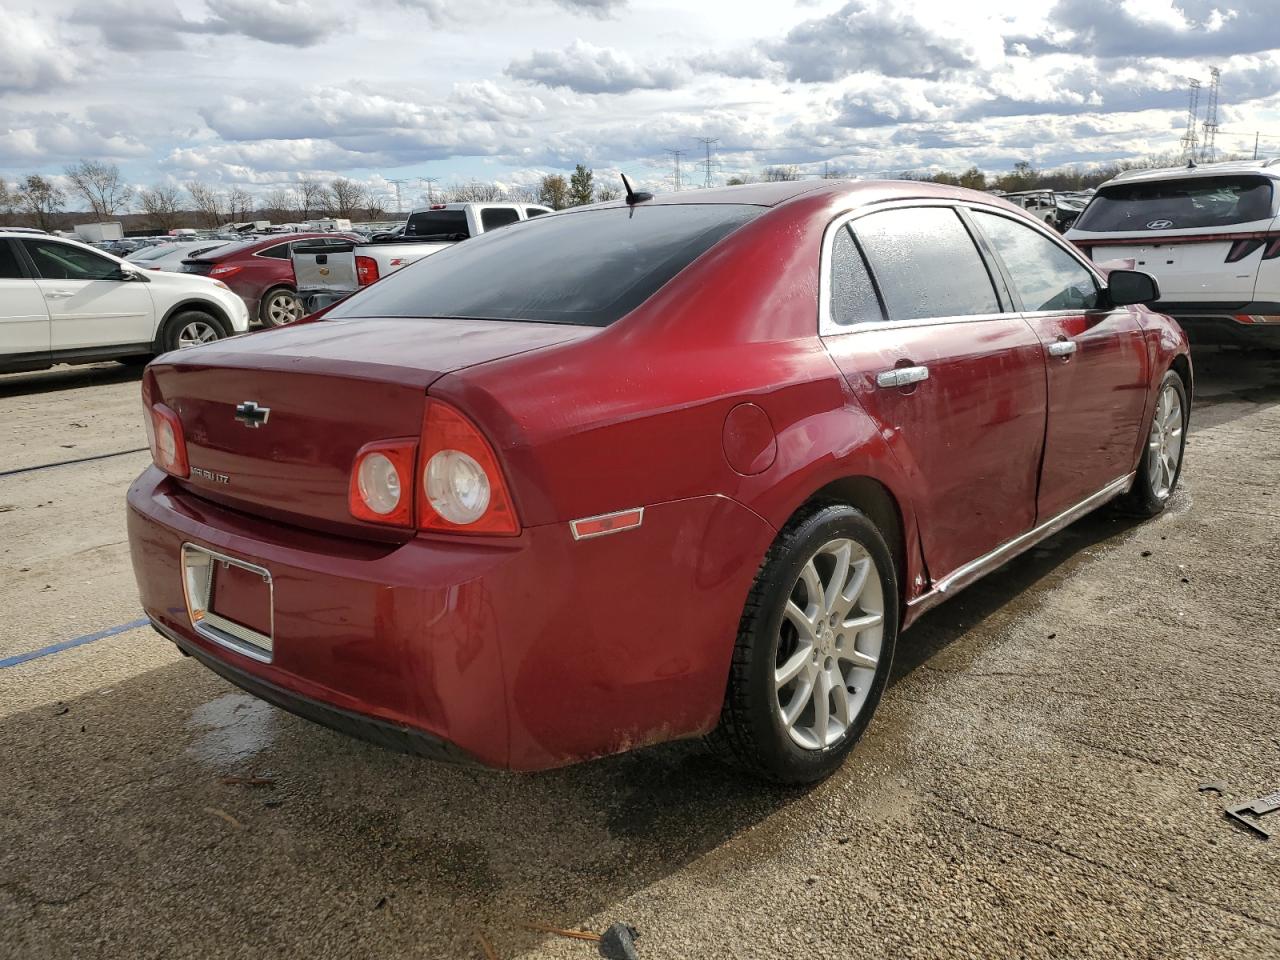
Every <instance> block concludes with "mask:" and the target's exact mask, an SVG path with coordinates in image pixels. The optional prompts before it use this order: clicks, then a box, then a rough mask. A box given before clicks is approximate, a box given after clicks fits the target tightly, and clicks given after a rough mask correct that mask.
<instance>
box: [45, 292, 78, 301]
mask: <svg viewBox="0 0 1280 960" xmlns="http://www.w3.org/2000/svg"><path fill="white" fill-rule="evenodd" d="M75 295H76V293H75V291H74V290H50V291H49V292H48V293H46V294H45V295H44V298H45V299H46V300H70V299H71V298H72V297H74V296H75Z"/></svg>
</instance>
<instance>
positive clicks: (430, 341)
mask: <svg viewBox="0 0 1280 960" xmlns="http://www.w3.org/2000/svg"><path fill="white" fill-rule="evenodd" d="M1157 294H1158V291H1157V289H1156V285H1155V283H1154V281H1153V280H1152V279H1151V278H1150V277H1149V276H1147V275H1146V274H1142V273H1136V272H1132V271H1113V272H1112V273H1111V274H1110V275H1109V277H1104V276H1103V275H1102V274H1101V273H1099V271H1098V270H1097V269H1095V268H1094V267H1093V266H1092V265H1091V264H1090V263H1089V262H1088V261H1087V260H1085V259H1084V258H1082V257H1081V256H1080V255H1079V254H1078V253H1077V252H1075V251H1074V250H1073V249H1072V248H1071V247H1070V246H1068V245H1067V244H1065V243H1064V242H1063V241H1062V240H1061V239H1060V238H1059V237H1058V236H1057V235H1056V234H1055V233H1054V232H1052V231H1051V230H1048V229H1046V228H1045V227H1044V225H1043V224H1041V223H1039V222H1038V221H1036V220H1035V219H1033V218H1032V217H1030V216H1028V215H1027V214H1026V213H1025V212H1024V211H1021V210H1019V209H1018V208H1016V207H1013V206H1012V205H1010V204H1008V203H1006V202H1004V201H1001V200H998V199H995V198H993V197H990V196H987V195H984V194H980V193H974V192H970V191H966V190H959V189H952V188H947V187H941V186H937V185H932V184H922V183H912V182H865V183H847V182H834V181H819V182H802V183H774V184H763V185H753V186H748V187H737V188H730V189H725V190H701V191H688V192H685V193H678V194H674V195H668V196H663V197H659V198H656V199H655V198H647V196H646V195H637V196H632V197H631V198H630V201H629V202H624V201H617V202H614V203H610V204H605V205H602V206H596V207H590V208H585V209H579V210H575V211H566V212H562V213H559V214H555V215H550V216H546V217H540V218H538V219H537V220H535V221H530V222H528V223H519V224H512V225H511V226H510V227H507V228H505V229H503V230H499V231H496V232H494V233H492V234H486V235H484V236H482V237H479V238H477V239H474V240H470V241H468V242H467V243H464V244H459V245H457V246H455V247H452V248H450V249H448V250H445V251H443V252H441V253H439V254H437V255H435V256H433V257H429V258H427V259H425V260H422V261H419V262H418V263H416V264H414V265H412V266H410V267H407V268H405V269H404V270H402V271H400V272H398V273H395V274H393V275H391V276H389V277H387V278H385V279H383V280H382V281H380V282H379V283H377V284H376V285H373V286H371V287H368V288H367V289H365V290H363V291H362V292H360V293H357V294H355V295H354V296H353V297H351V298H350V299H348V300H346V301H345V302H343V303H341V304H338V305H337V306H335V307H334V308H332V309H331V310H330V311H329V312H328V313H327V314H326V315H324V316H323V317H320V318H317V319H311V318H308V319H307V320H304V321H302V322H300V323H298V324H294V325H292V326H290V327H287V328H285V329H280V330H268V331H264V332H262V333H257V334H252V335H250V336H247V337H238V338H235V339H231V340H225V341H220V342H218V343H214V344H209V345H207V346H202V347H196V348H194V349H191V350H184V351H182V352H181V353H175V354H169V355H167V356H165V357H162V358H160V359H158V360H156V361H155V362H153V363H152V364H151V365H150V367H148V369H147V373H146V377H145V380H144V383H143V395H144V402H145V405H146V409H147V416H148V420H149V422H150V423H151V425H152V427H151V429H152V447H153V451H154V458H155V465H154V466H152V467H150V468H148V469H147V471H146V472H145V473H144V474H143V475H142V476H141V477H139V478H138V480H137V481H136V482H135V483H134V485H133V487H132V488H131V490H130V491H129V535H130V540H131V543H132V552H133V562H134V567H135V571H136V574H137V580H138V584H139V587H140V590H141V595H142V603H143V606H144V608H145V610H146V613H147V615H148V616H149V617H150V618H151V621H152V622H153V623H154V624H155V626H156V629H157V630H159V631H160V633H162V634H163V635H164V636H165V637H167V638H169V639H170V640H172V641H173V642H174V643H176V644H177V645H178V646H179V647H180V648H181V649H182V650H183V651H184V652H186V653H188V654H190V655H192V656H194V657H196V658H197V659H198V660H200V661H202V662H203V663H205V664H206V665H207V666H209V667H210V668H212V669H213V670H215V671H217V672H218V673H220V674H222V675H223V676H225V677H227V678H228V679H230V680H231V681H232V682H233V683H235V684H237V685H239V686H241V687H243V688H245V689H247V690H249V691H252V692H254V693H256V694H258V695H259V696H261V697H263V698H265V699H267V700H269V701H271V702H273V703H276V704H279V705H281V706H283V707H285V708H287V709H290V710H293V711H296V712H297V713H300V714H302V715H304V716H307V717H310V718H312V719H314V720H317V721H319V722H321V723H325V724H328V725H330V726H333V727H336V728H339V729H342V730H346V731H349V732H351V733H353V734H357V735H360V736H364V737H367V738H369V739H372V740H375V741H377V742H380V743H383V744H386V745H389V746H395V747H398V748H402V749H405V750H410V751H414V752H418V753H422V754H425V755H429V756H444V757H454V758H465V759H470V760H474V761H478V762H480V763H483V764H487V765H491V766H495V767H505V768H511V769H516V770H536V769H541V768H546V767H554V766H556V765H560V764H567V763H571V762H574V761H578V760H583V759H586V758H588V757H596V756H600V755H604V754H610V753H615V752H618V751H623V750H630V749H632V748H635V747H639V746H643V745H646V744H651V743H656V742H659V741H663V740H670V739H674V738H680V737H694V736H699V735H708V736H709V738H710V740H711V742H712V743H713V744H714V745H715V746H716V747H717V748H718V749H719V750H720V751H721V752H722V753H724V754H725V755H727V756H728V757H730V758H732V759H733V760H735V761H737V762H738V763H739V764H741V765H742V766H744V767H745V768H747V769H748V770H751V771H753V772H755V773H757V774H760V775H762V776H765V777H770V778H773V779H777V780H782V781H792V782H796V781H808V780H813V779H816V778H819V777H822V776H824V775H826V774H827V773H829V772H831V771H832V770H833V769H834V768H835V767H836V766H837V765H838V764H839V763H840V761H841V759H842V757H843V756H844V755H845V754H846V753H847V752H848V750H849V749H850V747H851V746H852V745H853V744H854V742H855V741H856V740H857V739H858V737H859V736H860V735H861V734H862V732H863V730H864V729H865V727H866V726H867V723H868V721H869V720H870V718H871V715H872V712H873V711H874V709H875V707H876V704H877V702H878V700H879V698H880V695H881V692H882V691H883V689H884V686H885V682H886V679H887V677H888V674H889V666H890V662H891V660H892V656H893V650H894V644H895V642H896V640H897V636H898V632H899V630H900V629H902V628H904V627H906V626H908V625H910V623H911V622H912V621H913V620H915V619H916V618H917V617H919V616H920V614H921V613H922V612H923V611H925V610H926V609H928V608H930V607H932V606H933V605H934V604H936V603H937V602H939V601H940V600H942V599H944V598H946V597H949V596H951V595H952V594H954V593H956V592H957V591H958V590H960V589H961V588H962V587H964V586H965V585H967V584H969V583H971V582H972V581H974V580H975V579H977V578H978V577H980V576H982V575H983V574H985V573H987V572H988V571H990V570H993V569H995V568H996V567H998V566H1000V565H1001V564H1003V563H1005V562H1006V561H1008V560H1009V559H1010V558H1011V557H1013V556H1015V555H1017V554H1018V553H1020V552H1021V551H1023V550H1026V549H1027V548H1029V547H1031V546H1032V545H1033V544H1035V543H1037V542H1038V541H1040V540H1042V539H1044V538H1045V537H1047V536H1049V535H1050V534H1052V533H1054V532H1055V531H1057V530H1059V529H1061V528H1062V527H1063V526H1065V525H1066V524H1068V523H1070V522H1071V521H1072V520H1074V519H1076V518H1077V517H1080V516H1082V515H1084V514H1085V513H1087V512H1088V511H1091V510H1093V509H1094V508H1096V507H1098V506H1100V505H1102V504H1103V503H1106V502H1107V501H1109V500H1112V499H1114V498H1120V497H1124V498H1126V499H1127V501H1128V503H1129V505H1130V506H1131V507H1133V508H1134V509H1136V510H1138V511H1141V512H1142V513H1145V514H1155V513H1157V512H1159V511H1160V510H1161V509H1162V508H1163V507H1164V506H1165V504H1166V503H1167V502H1168V499H1169V497H1170V494H1171V493H1172V491H1173V490H1174V487H1175V486H1176V484H1177V482H1178V474H1179V469H1180V467H1181V463H1182V451H1183V442H1184V438H1185V435H1186V427H1187V417H1188V413H1189V410H1190V403H1191V389H1192V381H1191V363H1190V360H1189V356H1188V350H1187V341H1186V339H1185V337H1184V336H1183V333H1182V331H1181V330H1180V329H1179V328H1178V326H1177V325H1176V324H1175V323H1174V322H1173V321H1171V320H1169V319H1168V318H1167V317H1164V316H1161V315H1159V314H1156V313H1152V312H1150V311H1149V310H1147V309H1146V308H1144V307H1142V306H1139V305H1138V304H1140V303H1142V302H1145V301H1148V300H1151V299H1153V298H1154V297H1156V296H1157Z"/></svg>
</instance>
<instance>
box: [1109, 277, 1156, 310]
mask: <svg viewBox="0 0 1280 960" xmlns="http://www.w3.org/2000/svg"><path fill="white" fill-rule="evenodd" d="M1107 296H1108V297H1109V298H1110V300H1111V305H1112V306H1113V307H1127V306H1129V304H1131V303H1154V302H1155V301H1157V300H1159V299H1160V285H1159V284H1158V283H1156V278H1155V277H1153V276H1152V275H1151V274H1149V273H1143V272H1142V271H1141V270H1112V271H1111V273H1110V274H1109V275H1108V276H1107Z"/></svg>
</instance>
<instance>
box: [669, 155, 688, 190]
mask: <svg viewBox="0 0 1280 960" xmlns="http://www.w3.org/2000/svg"><path fill="white" fill-rule="evenodd" d="M664 152H665V153H669V154H671V158H672V159H673V160H674V161H675V171H674V172H673V173H672V175H671V180H672V182H673V184H674V185H675V189H676V193H679V192H680V158H681V157H683V156H684V155H685V154H686V153H688V152H689V151H688V150H671V149H668V150H666V151H664Z"/></svg>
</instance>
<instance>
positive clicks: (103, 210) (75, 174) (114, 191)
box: [67, 160, 133, 221]
mask: <svg viewBox="0 0 1280 960" xmlns="http://www.w3.org/2000/svg"><path fill="white" fill-rule="evenodd" d="M67 179H68V180H70V181H71V188H72V189H73V190H74V191H75V192H76V193H78V194H79V195H80V196H82V197H84V200H85V203H87V204H89V207H90V209H92V210H93V215H94V217H96V218H97V219H98V220H99V221H102V220H108V219H110V218H111V217H114V216H115V215H116V214H117V213H122V212H124V211H126V210H128V209H129V201H130V200H131V199H132V198H133V188H132V187H131V186H129V185H128V184H127V183H125V182H124V181H123V180H122V179H121V178H120V168H119V167H117V166H116V165H115V164H114V163H101V162H99V161H97V160H81V161H80V162H79V163H76V164H73V165H72V166H70V167H67Z"/></svg>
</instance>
